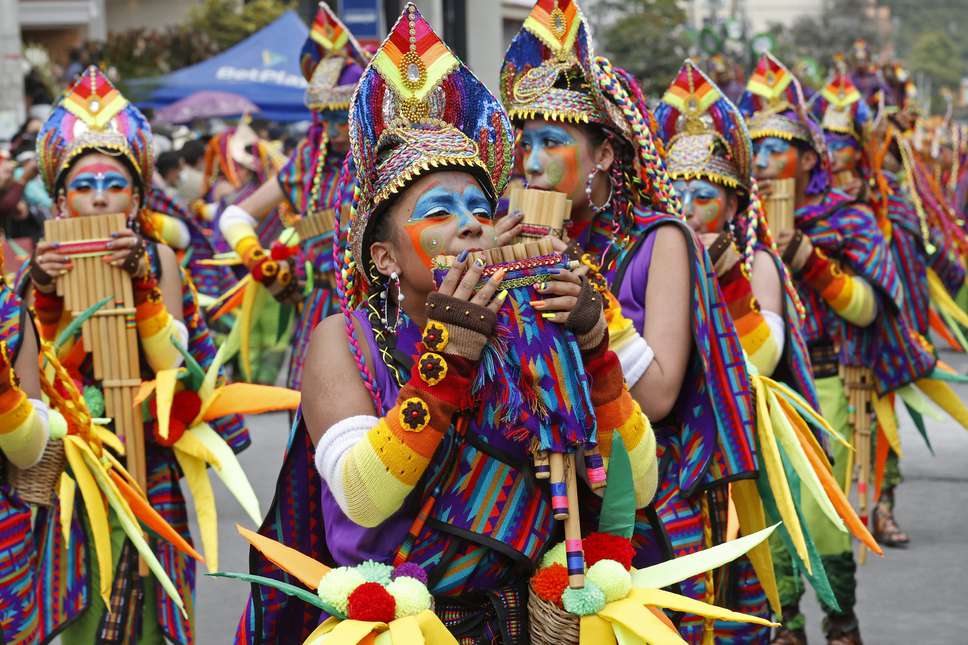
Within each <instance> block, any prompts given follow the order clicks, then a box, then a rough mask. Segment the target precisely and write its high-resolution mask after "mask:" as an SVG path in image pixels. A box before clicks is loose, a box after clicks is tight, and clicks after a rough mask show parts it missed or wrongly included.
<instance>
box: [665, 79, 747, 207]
mask: <svg viewBox="0 0 968 645" xmlns="http://www.w3.org/2000/svg"><path fill="white" fill-rule="evenodd" d="M655 119H656V122H657V123H658V126H659V136H661V137H662V140H663V141H664V142H665V147H666V167H667V168H668V170H669V175H670V176H671V177H672V178H673V179H695V178H702V179H706V180H708V181H712V182H715V183H717V184H720V185H723V186H726V187H727V188H741V189H742V190H744V191H747V192H748V191H749V188H750V175H751V169H752V144H751V143H750V136H749V132H747V130H746V124H745V122H744V120H743V115H742V114H741V113H740V111H739V109H738V108H737V107H736V106H735V105H733V103H732V102H731V101H730V100H729V99H728V98H726V97H725V96H724V95H723V93H722V92H721V91H720V89H719V88H718V87H717V86H716V84H715V83H714V82H713V81H712V80H711V79H709V78H708V77H707V76H706V75H705V74H703V72H702V71H701V70H700V69H699V67H698V66H697V65H696V64H695V63H694V62H693V61H691V60H686V62H685V63H684V64H683V65H682V67H681V68H680V69H679V74H678V75H677V76H676V79H675V81H673V82H672V85H670V86H669V89H667V90H666V92H665V94H664V95H663V97H662V101H661V102H660V103H659V106H658V107H657V108H656V110H655Z"/></svg>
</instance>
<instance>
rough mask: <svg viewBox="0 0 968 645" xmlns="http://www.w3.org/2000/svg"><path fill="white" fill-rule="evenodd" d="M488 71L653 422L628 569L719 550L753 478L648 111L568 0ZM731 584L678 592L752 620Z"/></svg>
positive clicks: (729, 379) (718, 307)
mask: <svg viewBox="0 0 968 645" xmlns="http://www.w3.org/2000/svg"><path fill="white" fill-rule="evenodd" d="M501 78H502V82H501V90H502V97H503V102H504V105H505V107H506V108H507V109H508V112H509V115H510V117H511V119H512V121H513V122H514V123H515V124H516V125H517V126H519V127H520V128H521V133H520V146H521V148H522V150H521V152H522V156H523V170H524V175H525V179H526V181H527V183H528V185H529V186H531V187H533V188H544V189H551V190H556V191H559V192H563V193H566V194H567V195H568V197H569V198H570V199H571V200H572V203H573V207H572V216H571V222H570V225H569V230H568V233H569V236H570V237H571V238H572V240H574V243H575V247H576V251H577V253H578V254H580V255H583V256H584V260H585V262H586V263H588V264H590V265H592V266H593V268H594V269H595V270H596V271H597V272H598V273H599V274H600V275H601V276H602V277H603V278H604V282H605V284H607V285H608V288H609V290H610V291H611V293H612V294H613V295H614V297H613V298H611V300H612V303H611V304H612V306H610V307H609V309H608V311H607V315H608V316H609V318H610V325H609V332H610V338H611V340H610V342H611V348H612V350H613V351H614V352H615V353H616V354H617V356H618V358H619V360H620V362H621V365H622V369H623V372H624V375H625V380H626V382H627V383H628V385H629V387H630V388H631V392H632V395H633V397H634V398H635V400H636V401H637V402H638V404H639V405H640V406H641V408H642V410H643V411H644V412H645V413H646V414H647V415H648V416H649V418H650V419H652V420H654V421H655V423H654V426H655V428H656V439H657V443H658V454H659V459H660V464H662V468H661V469H660V473H659V492H658V493H657V496H656V504H655V508H654V510H653V509H646V510H643V511H641V512H640V514H639V518H638V522H637V525H636V535H635V538H634V541H635V543H636V546H637V553H636V560H635V565H636V566H645V565H647V564H650V563H654V562H658V561H662V560H665V559H668V558H670V557H672V556H673V555H678V554H686V553H692V552H695V551H698V550H700V549H702V548H703V547H704V546H708V545H712V544H716V543H719V542H721V541H723V540H725V537H726V536H725V531H723V530H720V529H722V528H724V527H725V526H726V522H725V519H724V518H725V516H726V512H727V501H726V488H727V487H726V483H727V482H729V481H732V480H736V479H742V478H750V479H752V478H755V477H756V461H755V458H754V453H753V444H752V434H751V432H752V421H753V414H752V405H751V398H750V387H749V382H748V379H747V375H746V369H745V364H744V361H743V358H742V351H741V347H740V342H739V339H738V338H737V336H736V333H735V331H734V330H733V326H732V321H730V320H729V319H728V316H724V315H723V312H724V311H725V307H724V306H722V305H723V304H724V303H723V300H722V295H721V294H720V292H719V289H718V287H717V286H716V282H715V279H714V273H713V267H712V265H711V263H710V261H709V259H708V256H707V254H706V253H705V251H704V249H703V248H702V246H701V244H699V242H698V240H696V239H695V237H694V235H693V233H692V232H691V231H690V230H689V227H688V226H687V224H686V222H685V221H684V220H683V218H682V217H681V214H680V206H679V203H678V199H677V197H676V195H675V191H674V189H673V187H672V181H671V179H670V178H669V176H668V174H667V173H666V169H665V166H664V164H663V162H662V160H661V156H660V152H659V149H658V148H657V146H656V144H655V142H654V140H653V134H652V133H653V131H654V126H655V124H654V122H653V120H652V115H651V113H650V112H649V110H648V108H647V107H646V105H645V102H644V99H643V97H642V95H641V92H640V90H639V88H638V86H637V84H636V83H635V81H634V80H633V79H632V78H631V76H630V75H628V74H626V73H625V72H624V71H622V70H620V69H616V68H614V67H613V66H612V65H611V64H610V63H609V62H608V61H607V60H606V59H604V58H601V57H595V55H594V52H593V48H592V43H591V39H590V36H589V31H588V26H587V24H586V22H585V19H584V17H583V16H582V14H581V11H580V9H579V8H578V6H577V5H576V3H575V2H573V1H571V0H540V1H539V2H537V3H536V5H535V7H534V9H533V10H532V12H531V14H530V15H529V16H528V18H527V19H526V20H525V23H524V28H523V29H522V30H521V31H520V32H519V33H518V35H517V36H516V37H515V39H514V40H513V41H512V43H511V46H510V47H509V49H508V52H507V55H506V56H505V62H504V67H503V70H502V74H501ZM654 275H658V276H660V277H659V278H655V279H652V278H653V276H654ZM660 420H661V421H660ZM721 520H722V521H721ZM741 568H742V567H741ZM737 578H739V579H738V580H737ZM733 581H734V584H730V585H729V587H727V588H722V589H720V588H719V586H714V585H712V584H711V583H712V582H713V581H712V579H711V577H707V576H698V577H696V578H693V579H690V580H688V581H686V582H685V583H683V584H682V590H683V592H684V593H685V595H688V596H690V597H692V598H696V599H699V600H707V601H708V600H712V599H714V597H715V596H716V594H718V593H719V592H720V591H723V593H725V594H726V595H729V594H730V593H732V592H734V590H735V588H738V589H739V598H740V599H741V602H740V608H739V610H740V611H744V612H746V613H752V614H757V612H759V615H763V612H764V611H765V602H764V600H763V594H762V590H760V588H759V584H758V582H757V581H756V577H755V575H754V574H753V573H752V571H750V570H749V569H748V567H746V568H745V569H744V570H743V571H741V572H740V573H738V574H737V575H736V576H733ZM679 627H680V631H681V633H682V634H683V636H684V638H686V639H687V640H689V641H690V642H699V641H700V640H701V639H702V638H703V634H704V632H707V633H709V635H711V629H712V625H711V624H708V625H706V626H704V624H703V621H702V620H701V619H700V618H698V617H696V616H686V617H684V618H683V619H682V621H681V623H680V625H679Z"/></svg>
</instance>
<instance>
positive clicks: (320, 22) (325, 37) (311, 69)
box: [299, 2, 370, 112]
mask: <svg viewBox="0 0 968 645" xmlns="http://www.w3.org/2000/svg"><path fill="white" fill-rule="evenodd" d="M369 58H370V57H369V54H367V53H366V51H365V50H364V49H363V48H362V47H361V46H360V44H359V43H358V42H357V41H356V38H354V37H353V34H352V33H350V30H349V29H347V28H346V25H344V24H343V23H342V22H341V21H340V19H339V18H337V17H336V14H334V13H333V11H332V10H331V9H330V8H329V6H328V5H327V4H326V3H325V2H320V3H319V9H318V10H317V12H316V18H315V19H314V20H313V24H312V27H310V29H309V36H308V37H307V38H306V43H305V44H304V45H303V48H302V52H301V54H300V56H299V64H300V66H301V68H302V73H303V76H305V77H306V80H307V81H308V82H309V87H307V88H306V107H308V108H309V109H310V110H313V111H314V112H323V111H326V110H348V109H349V107H350V99H351V98H352V97H353V89H354V88H355V87H356V83H357V81H359V79H360V76H361V75H362V73H363V68H364V67H366V63H367V61H369Z"/></svg>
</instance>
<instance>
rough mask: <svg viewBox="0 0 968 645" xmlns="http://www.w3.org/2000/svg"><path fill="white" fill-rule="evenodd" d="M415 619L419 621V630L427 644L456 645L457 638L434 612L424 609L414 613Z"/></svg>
mask: <svg viewBox="0 0 968 645" xmlns="http://www.w3.org/2000/svg"><path fill="white" fill-rule="evenodd" d="M416 619H417V622H418V623H420V631H421V632H422V633H423V635H424V638H425V639H426V640H427V645H457V639H456V638H454V635H453V634H451V633H450V632H449V631H448V630H447V628H446V627H445V626H444V624H443V623H442V622H440V618H439V617H438V616H437V614H435V613H434V612H432V611H430V610H429V609H425V610H423V611H422V612H420V613H419V614H417V615H416Z"/></svg>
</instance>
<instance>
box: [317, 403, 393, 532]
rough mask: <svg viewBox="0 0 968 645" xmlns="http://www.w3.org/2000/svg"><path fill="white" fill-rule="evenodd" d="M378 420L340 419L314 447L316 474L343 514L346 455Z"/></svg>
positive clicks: (365, 416)
mask: <svg viewBox="0 0 968 645" xmlns="http://www.w3.org/2000/svg"><path fill="white" fill-rule="evenodd" d="M379 421H380V420H379V419H377V418H376V417H374V416H370V415H368V414H361V415H359V416H355V417H349V418H348V419H343V420H342V421H338V422H336V423H334V424H333V425H332V426H330V427H329V429H328V430H327V431H326V432H325V433H323V436H322V437H321V438H320V440H319V443H318V444H316V455H315V459H314V461H315V463H316V472H318V473H319V476H320V477H322V478H323V481H324V482H326V485H327V486H329V491H330V492H331V493H332V494H333V498H334V499H335V500H336V503H337V504H339V507H340V508H341V509H343V512H344V513H346V512H347V508H348V504H347V503H346V491H345V490H344V489H343V477H342V474H343V464H344V462H345V460H346V456H347V455H348V454H349V451H350V450H351V449H352V448H353V446H355V445H356V444H357V443H359V442H360V441H362V440H363V439H365V438H366V433H367V432H369V431H370V429H371V428H372V427H373V426H375V425H376V424H377V423H379Z"/></svg>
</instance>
